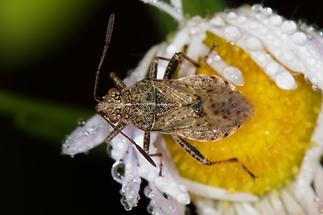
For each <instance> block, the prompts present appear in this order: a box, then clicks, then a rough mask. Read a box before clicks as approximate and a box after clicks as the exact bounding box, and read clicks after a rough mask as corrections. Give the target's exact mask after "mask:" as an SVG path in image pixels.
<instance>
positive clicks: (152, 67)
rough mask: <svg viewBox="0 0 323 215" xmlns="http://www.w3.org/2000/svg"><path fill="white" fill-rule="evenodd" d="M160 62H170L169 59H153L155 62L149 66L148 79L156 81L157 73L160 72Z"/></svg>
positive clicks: (158, 57) (157, 57)
mask: <svg viewBox="0 0 323 215" xmlns="http://www.w3.org/2000/svg"><path fill="white" fill-rule="evenodd" d="M159 60H166V61H170V59H169V58H165V57H160V56H156V57H155V58H154V59H153V61H152V62H151V64H150V65H149V69H148V73H147V79H150V80H155V79H156V78H157V71H158V69H157V66H158V62H159Z"/></svg>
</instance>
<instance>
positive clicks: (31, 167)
mask: <svg viewBox="0 0 323 215" xmlns="http://www.w3.org/2000/svg"><path fill="white" fill-rule="evenodd" d="M256 2H257V1H243V0H239V1H233V0H231V1H224V0H184V9H185V14H186V15H187V16H193V15H196V14H203V15H206V14H208V13H213V12H214V11H218V10H222V9H224V8H225V7H226V6H228V7H232V6H233V7H235V6H238V5H241V4H244V3H249V4H251V3H256ZM262 2H263V3H264V4H265V5H266V6H271V7H273V8H274V9H276V10H278V11H279V13H281V14H283V15H285V16H286V17H288V18H293V19H299V18H306V19H307V20H308V21H309V23H317V24H319V25H320V26H323V24H322V19H321V14H320V13H321V12H320V10H319V7H317V5H316V4H315V2H314V1H306V2H304V1H284V2H281V1H262ZM311 2H312V3H311ZM111 13H115V14H116V23H115V28H114V33H113V38H112V44H111V48H110V50H109V52H108V58H107V61H106V64H105V69H104V71H105V72H104V73H105V74H103V76H106V77H107V74H108V73H109V72H111V71H114V72H117V73H118V74H119V75H120V76H121V77H125V75H126V73H127V72H128V71H129V70H130V69H131V68H134V67H135V66H136V64H137V62H138V61H139V60H140V59H141V58H142V56H143V55H144V53H145V52H146V51H147V50H148V49H149V47H151V46H152V45H153V44H156V43H158V42H160V41H162V40H163V38H165V36H166V35H167V33H169V32H171V31H173V30H174V29H176V23H175V22H174V21H173V20H172V19H171V18H170V17H168V16H167V15H165V14H163V13H161V12H160V11H158V10H156V9H153V8H151V7H150V6H148V5H144V4H142V3H141V2H139V0H124V1H120V0H119V1H118V0H105V1H104V0H69V1H63V0H1V1H0V84H1V85H0V86H1V88H0V117H1V123H0V129H1V135H2V137H4V138H3V139H2V140H1V144H0V157H1V158H0V159H1V162H0V163H1V164H0V167H1V170H3V171H2V174H1V179H2V180H3V182H2V184H3V185H4V188H3V189H2V190H1V192H0V193H1V195H3V196H2V199H5V202H2V204H3V205H1V206H0V214H31V213H32V214H62V213H63V214H65V213H69V214H90V213H91V214H97V213H99V212H100V211H103V212H108V211H109V210H110V208H113V209H115V210H117V211H119V212H116V213H115V214H125V213H126V212H124V211H123V208H122V206H121V204H119V199H120V196H119V194H118V190H119V189H120V187H119V185H117V186H116V183H115V182H113V181H112V179H111V177H110V173H109V171H110V168H111V164H112V161H111V160H110V159H109V158H107V156H106V155H105V153H104V151H105V146H100V147H98V149H95V150H94V151H93V153H91V154H90V155H80V156H76V158H74V159H71V158H69V157H66V156H61V155H60V147H61V144H62V141H63V139H64V138H65V136H66V135H67V134H69V133H70V132H71V131H72V130H73V129H74V128H75V127H76V126H77V122H78V121H79V120H82V119H87V118H88V117H90V116H91V115H93V114H94V113H95V111H94V107H95V105H96V103H95V102H94V101H93V98H92V92H93V84H94V76H95V72H96V68H97V64H98V61H99V59H100V55H101V52H102V48H103V40H104V35H105V29H106V26H107V21H108V17H109V14H111ZM111 86H112V83H111V81H110V80H109V79H108V78H106V79H104V80H102V83H101V84H100V93H101V94H104V93H105V92H106V91H107V89H108V88H109V87H111ZM102 195H103V198H102ZM146 203H147V201H144V203H140V205H139V207H138V208H136V209H134V210H133V211H132V212H130V213H127V214H144V213H145V207H146Z"/></svg>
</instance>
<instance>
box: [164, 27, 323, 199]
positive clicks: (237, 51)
mask: <svg viewBox="0 0 323 215" xmlns="http://www.w3.org/2000/svg"><path fill="white" fill-rule="evenodd" d="M204 44H205V45H206V46H208V47H211V46H213V45H214V44H215V45H216V48H215V50H214V51H216V52H217V54H218V55H219V56H220V57H221V59H222V60H223V61H224V62H225V63H226V64H228V65H229V66H232V67H235V68H237V69H238V70H240V71H241V73H242V76H243V79H244V84H243V86H237V88H238V90H239V91H240V92H241V93H242V94H243V95H244V96H245V97H246V98H247V99H248V101H249V102H250V103H251V104H252V105H253V106H254V111H255V112H254V115H253V116H252V117H251V118H250V119H249V120H248V121H246V122H245V123H244V124H243V125H242V126H241V128H239V129H238V130H237V131H236V132H235V133H233V134H232V135H230V136H228V137H225V138H223V139H221V140H218V141H213V142H199V141H192V140H187V141H189V142H190V143H191V144H192V145H193V146H195V147H196V148H197V149H198V150H199V151H200V152H201V153H202V154H203V155H204V156H205V157H207V158H208V159H209V160H210V161H220V160H225V159H230V158H237V159H238V160H239V161H240V162H241V163H243V164H244V165H245V166H246V167H247V168H248V169H249V170H250V171H251V172H252V173H253V174H254V175H255V176H256V179H253V178H252V177H250V175H249V174H248V173H247V172H246V171H245V170H244V169H243V168H242V166H241V165H240V164H238V163H224V164H218V165H213V166H204V165H203V164H200V163H199V162H197V161H196V160H195V159H194V158H192V157H191V156H189V155H188V154H187V153H186V152H185V151H183V150H182V149H181V148H180V147H179V146H178V145H177V144H176V143H175V142H174V141H173V140H172V139H171V138H170V137H168V136H166V137H165V138H166V143H167V147H168V149H169V151H170V154H171V156H172V158H173V161H174V163H175V165H176V167H177V169H178V171H179V174H180V175H181V176H182V177H184V178H186V179H189V180H191V181H195V182H199V183H203V184H205V185H209V186H212V187H218V188H224V189H226V190H228V191H232V192H237V191H239V192H248V193H253V194H256V195H259V196H261V195H263V194H265V193H266V192H268V191H272V190H276V189H279V188H280V187H282V186H284V185H286V184H287V183H288V182H290V181H291V180H292V179H293V177H295V175H296V174H297V173H298V171H299V168H300V165H301V162H302V159H303V156H304V154H305V152H306V150H307V149H308V148H309V147H310V146H312V144H313V143H311V136H312V134H313V131H314V128H315V126H316V121H317V117H318V114H319V112H320V106H321V92H320V91H315V90H313V89H312V85H311V84H310V83H309V82H308V81H306V80H305V79H304V76H303V75H301V74H300V73H297V72H296V71H289V72H290V73H291V74H292V75H293V77H294V79H295V81H296V85H297V87H296V88H295V89H291V90H284V89H282V88H280V87H278V86H277V84H276V83H275V81H273V80H271V79H270V77H269V76H267V75H266V74H265V71H264V69H263V68H262V67H260V66H259V65H258V64H257V63H256V62H255V61H254V60H253V58H252V57H251V56H250V55H249V54H248V53H247V52H246V51H244V49H242V48H240V47H239V46H238V45H236V44H234V43H230V42H228V41H226V40H225V39H223V38H221V37H219V36H217V35H215V34H213V33H211V32H207V33H206V39H205V40H204ZM269 54H270V53H269ZM201 59H202V58H201ZM200 63H201V67H200V68H198V69H197V70H196V74H209V75H218V73H217V71H215V70H214V69H213V68H211V67H210V66H209V65H208V64H207V63H206V62H205V61H203V60H201V62H200ZM277 63H279V64H280V62H278V61H277Z"/></svg>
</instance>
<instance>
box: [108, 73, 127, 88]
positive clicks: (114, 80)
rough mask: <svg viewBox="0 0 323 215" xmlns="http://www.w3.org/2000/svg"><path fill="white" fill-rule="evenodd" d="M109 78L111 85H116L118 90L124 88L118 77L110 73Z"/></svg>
mask: <svg viewBox="0 0 323 215" xmlns="http://www.w3.org/2000/svg"><path fill="white" fill-rule="evenodd" d="M110 78H111V79H112V81H113V83H114V84H115V85H116V87H117V89H118V90H122V89H123V88H125V87H126V85H125V84H124V83H123V82H122V80H121V79H120V78H119V77H118V75H117V74H116V73H114V72H111V73H110Z"/></svg>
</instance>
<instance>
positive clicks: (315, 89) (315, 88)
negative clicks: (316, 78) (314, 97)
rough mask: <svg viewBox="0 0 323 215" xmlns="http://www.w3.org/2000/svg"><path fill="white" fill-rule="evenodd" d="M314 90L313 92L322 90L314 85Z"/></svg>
mask: <svg viewBox="0 0 323 215" xmlns="http://www.w3.org/2000/svg"><path fill="white" fill-rule="evenodd" d="M312 90H313V91H319V90H320V88H319V87H318V86H317V85H315V84H313V85H312Z"/></svg>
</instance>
